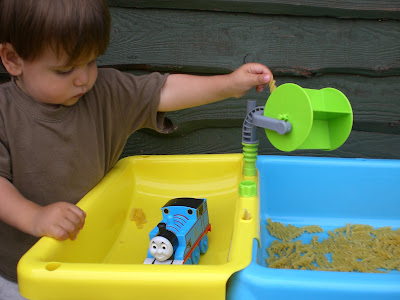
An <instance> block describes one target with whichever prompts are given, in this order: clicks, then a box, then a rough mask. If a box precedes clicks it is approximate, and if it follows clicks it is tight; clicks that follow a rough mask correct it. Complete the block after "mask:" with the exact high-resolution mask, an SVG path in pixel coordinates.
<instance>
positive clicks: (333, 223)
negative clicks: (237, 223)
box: [227, 156, 400, 300]
mask: <svg viewBox="0 0 400 300" xmlns="http://www.w3.org/2000/svg"><path fill="white" fill-rule="evenodd" d="M257 168H258V171H259V189H260V195H259V197H260V216H261V237H260V242H261V245H259V246H258V245H257V243H256V242H255V243H254V249H253V261H252V263H251V264H250V266H249V267H247V268H246V269H244V270H242V271H240V272H238V273H236V274H234V275H233V276H232V278H231V279H230V282H229V285H228V293H227V299H244V298H245V299H246V300H251V299H265V297H266V295H268V297H270V298H271V299H273V298H274V297H277V298H279V299H290V298H297V299H368V300H369V299H371V300H372V299H385V300H387V299H400V272H398V271H391V272H390V273H384V274H377V273H358V272H325V271H302V270H282V269H272V268H268V267H267V266H266V262H265V258H266V257H267V252H266V248H267V247H268V246H269V245H270V243H271V242H272V241H273V240H275V238H274V237H272V236H270V235H269V233H268V230H267V229H266V227H265V225H266V219H267V218H271V219H272V221H279V222H282V223H285V224H288V223H290V224H293V225H296V226H304V225H320V226H321V227H322V228H323V229H324V231H326V230H331V229H334V228H337V227H342V226H345V225H346V224H347V223H351V224H355V223H356V224H368V225H371V226H373V227H383V226H392V227H393V229H397V228H399V227H400V196H399V188H398V185H399V178H400V160H380V159H347V158H318V157H295V156H293V157H287V156H259V157H258V161H257ZM325 234H326V233H323V234H319V235H321V236H322V235H325ZM313 235H315V234H309V235H303V236H302V237H301V239H303V243H306V242H309V239H311V237H312V236H313Z"/></svg>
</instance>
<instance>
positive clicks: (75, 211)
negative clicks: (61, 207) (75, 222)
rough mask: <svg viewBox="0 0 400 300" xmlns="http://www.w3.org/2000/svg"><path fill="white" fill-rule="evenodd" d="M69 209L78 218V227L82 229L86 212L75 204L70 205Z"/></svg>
mask: <svg viewBox="0 0 400 300" xmlns="http://www.w3.org/2000/svg"><path fill="white" fill-rule="evenodd" d="M70 210H71V212H72V213H73V214H74V215H75V216H76V217H78V218H79V225H80V226H79V227H80V229H82V228H83V225H84V224H85V218H86V213H85V212H84V211H83V210H82V209H80V208H79V207H78V206H76V205H72V206H71V207H70Z"/></svg>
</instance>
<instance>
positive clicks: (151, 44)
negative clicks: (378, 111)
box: [99, 8, 400, 77]
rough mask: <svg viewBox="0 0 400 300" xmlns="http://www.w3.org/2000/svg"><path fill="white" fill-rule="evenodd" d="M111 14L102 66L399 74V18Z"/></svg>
mask: <svg viewBox="0 0 400 300" xmlns="http://www.w3.org/2000/svg"><path fill="white" fill-rule="evenodd" d="M111 13H112V18H113V30H112V37H111V45H110V47H109V49H108V51H107V53H106V54H105V55H104V56H103V57H100V58H99V60H100V64H101V65H114V66H115V65H121V66H125V67H126V68H131V69H147V70H164V71H169V72H177V71H179V72H186V73H227V72H230V71H232V70H234V69H236V68H237V67H239V66H240V65H242V64H243V63H244V62H254V61H255V62H261V63H264V64H266V65H268V66H269V67H271V69H272V70H273V71H274V73H276V74H278V75H295V76H305V77H307V76H312V75H315V74H320V73H350V74H363V75H373V76H389V75H399V74H400V43H399V40H400V22H398V21H396V20H387V21H378V20H361V19H351V20H343V19H340V20H339V19H334V18H315V17H308V18H303V17H295V18H294V17H289V16H265V15H256V14H233V13H217V12H204V11H183V10H149V9H122V8H112V9H111ZM171 20H174V21H173V22H171Z"/></svg>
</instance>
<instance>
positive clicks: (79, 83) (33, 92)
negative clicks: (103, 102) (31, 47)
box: [17, 48, 97, 106]
mask: <svg viewBox="0 0 400 300" xmlns="http://www.w3.org/2000/svg"><path fill="white" fill-rule="evenodd" d="M67 62H68V56H67V55H66V54H65V53H64V54H63V55H60V57H57V55H56V54H55V52H54V51H52V50H51V49H50V48H49V49H47V50H46V51H45V52H44V53H43V55H41V56H40V57H39V58H37V59H34V60H33V61H23V67H22V68H23V69H22V75H20V76H18V78H17V84H18V86H19V87H20V88H21V89H22V90H23V91H24V92H25V93H27V94H28V95H30V96H31V97H32V98H33V99H35V100H36V101H38V102H41V103H44V104H61V105H66V106H70V105H73V104H75V103H76V102H77V101H78V99H79V98H80V97H81V96H83V94H85V93H86V92H88V91H89V90H90V89H91V88H92V87H93V85H94V83H95V81H96V79H97V65H96V57H94V56H93V57H90V58H89V59H87V60H84V61H82V62H80V63H79V64H76V65H67Z"/></svg>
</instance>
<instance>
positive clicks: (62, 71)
mask: <svg viewBox="0 0 400 300" xmlns="http://www.w3.org/2000/svg"><path fill="white" fill-rule="evenodd" d="M72 70H73V68H70V69H68V70H56V73H57V74H59V75H67V74H69V73H71V72H72Z"/></svg>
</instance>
